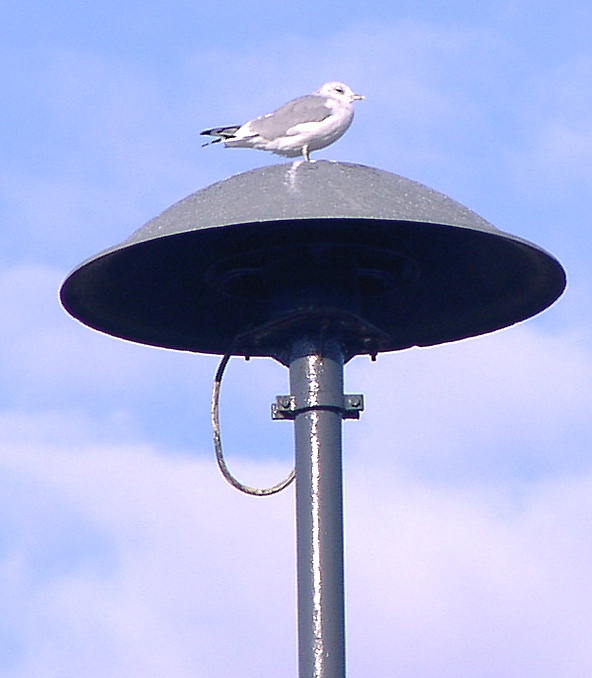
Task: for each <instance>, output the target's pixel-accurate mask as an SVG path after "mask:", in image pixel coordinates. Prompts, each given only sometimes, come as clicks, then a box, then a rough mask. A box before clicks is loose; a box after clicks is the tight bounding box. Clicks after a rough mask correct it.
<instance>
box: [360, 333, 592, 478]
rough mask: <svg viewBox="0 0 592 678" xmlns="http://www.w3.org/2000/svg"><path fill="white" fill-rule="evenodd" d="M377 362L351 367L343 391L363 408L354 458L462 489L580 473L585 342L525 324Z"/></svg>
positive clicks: (590, 393)
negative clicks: (473, 483) (360, 399)
mask: <svg viewBox="0 0 592 678" xmlns="http://www.w3.org/2000/svg"><path fill="white" fill-rule="evenodd" d="M378 360H379V363H378V366H374V365H372V364H369V363H367V362H365V361H363V360H358V361H356V362H355V363H354V364H353V365H352V367H351V368H350V370H349V372H348V376H349V383H350V384H352V383H355V384H356V385H355V386H351V385H350V386H349V390H352V389H353V390H354V391H364V392H365V393H366V398H367V403H368V404H367V412H365V413H364V415H363V419H364V424H363V425H362V426H359V427H358V425H357V424H356V425H352V431H351V436H352V439H353V449H355V450H356V452H355V454H356V455H360V456H367V455H369V454H370V455H372V456H377V455H378V456H380V458H381V459H383V461H385V463H387V464H389V465H391V464H392V465H394V466H395V467H397V466H398V465H399V464H403V465H405V466H408V467H409V468H416V469H421V472H422V473H430V472H432V473H435V474H436V475H438V474H440V473H444V475H446V476H447V477H452V476H454V475H456V474H459V472H461V476H462V478H463V480H467V479H468V478H470V477H471V476H474V475H475V474H476V475H477V477H484V476H487V474H493V475H497V474H501V475H502V476H504V475H507V474H510V475H514V474H518V475H522V474H525V475H529V474H534V475H537V474H539V473H542V474H545V473H548V472H549V471H550V470H551V469H557V468H581V467H588V466H589V462H588V461H587V460H588V456H589V455H588V451H589V448H590V441H591V438H592V429H591V427H590V421H589V416H588V413H589V412H590V410H591V408H592V386H591V384H592V356H591V355H590V347H589V345H588V343H587V341H586V335H585V334H584V335H579V334H575V333H574V334H571V335H570V334H563V335H555V336H554V335H551V334H545V333H543V332H541V331H540V330H539V329H537V328H536V327H535V326H533V324H524V325H520V326H517V327H513V328H511V329H509V330H507V331H504V332H500V333H496V334H493V335H490V336H487V337H481V338H478V339H473V340H469V341H465V342H460V343H456V344H450V345H446V346H440V347H434V348H432V349H427V350H412V351H406V352H403V353H400V354H393V355H391V356H388V357H379V359H378ZM376 369H380V378H379V379H376ZM465 474H467V477H465Z"/></svg>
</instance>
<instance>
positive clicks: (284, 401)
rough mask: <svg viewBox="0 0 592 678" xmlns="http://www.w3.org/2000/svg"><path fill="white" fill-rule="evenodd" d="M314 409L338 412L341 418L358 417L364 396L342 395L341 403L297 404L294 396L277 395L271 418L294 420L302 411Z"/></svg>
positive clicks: (362, 407) (362, 406)
mask: <svg viewBox="0 0 592 678" xmlns="http://www.w3.org/2000/svg"><path fill="white" fill-rule="evenodd" d="M314 410H325V411H326V410H329V411H333V412H340V413H341V418H342V419H359V418H360V412H363V411H364V396H363V395H362V394H361V393H360V394H355V395H344V396H343V402H342V403H341V404H332V403H331V404H329V403H326V404H323V403H315V404H311V405H308V404H307V405H302V406H298V405H297V403H296V396H293V395H279V396H276V398H275V403H273V405H272V406H271V418H272V419H274V420H278V419H289V420H294V419H296V417H297V416H298V415H299V414H302V413H303V412H312V411H314Z"/></svg>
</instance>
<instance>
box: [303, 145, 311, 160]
mask: <svg viewBox="0 0 592 678" xmlns="http://www.w3.org/2000/svg"><path fill="white" fill-rule="evenodd" d="M302 155H303V156H304V159H305V160H306V162H310V155H309V153H308V145H306V146H303V147H302Z"/></svg>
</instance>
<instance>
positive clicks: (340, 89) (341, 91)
mask: <svg viewBox="0 0 592 678" xmlns="http://www.w3.org/2000/svg"><path fill="white" fill-rule="evenodd" d="M335 91H336V92H339V94H344V93H345V90H344V89H343V87H336V88H335Z"/></svg>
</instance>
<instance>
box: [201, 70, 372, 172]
mask: <svg viewBox="0 0 592 678" xmlns="http://www.w3.org/2000/svg"><path fill="white" fill-rule="evenodd" d="M365 98H366V97H365V96H364V95H363V94H354V91H353V90H352V89H351V88H350V87H348V86H347V85H344V84H343V83H342V82H326V83H325V84H324V85H322V86H321V87H319V89H318V90H317V91H316V92H314V94H306V95H305V96H303V97H298V99H293V100H292V101H289V102H288V103H287V104H284V105H283V106H280V108H278V109H277V110H275V111H274V112H273V113H268V114H267V115H262V116H260V117H259V118H255V119H254V120H249V122H246V123H245V124H244V125H230V126H228V127H213V128H212V129H206V130H204V131H203V132H200V134H203V135H205V136H211V137H217V138H216V139H214V141H209V142H206V143H205V144H204V146H209V145H210V144H215V143H218V142H220V141H223V142H224V146H226V147H227V148H256V149H259V150H261V151H271V152H272V153H276V154H277V155H283V156H286V157H288V158H296V157H298V156H300V155H301V156H303V157H304V159H305V160H306V161H307V162H310V153H311V151H317V150H318V149H320V148H325V147H326V146H329V145H330V144H332V143H333V142H334V141H337V139H339V138H340V137H341V136H342V135H343V134H345V132H346V131H347V129H348V127H349V126H350V125H351V122H352V120H353V118H354V107H353V102H354V101H357V100H360V99H365Z"/></svg>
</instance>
